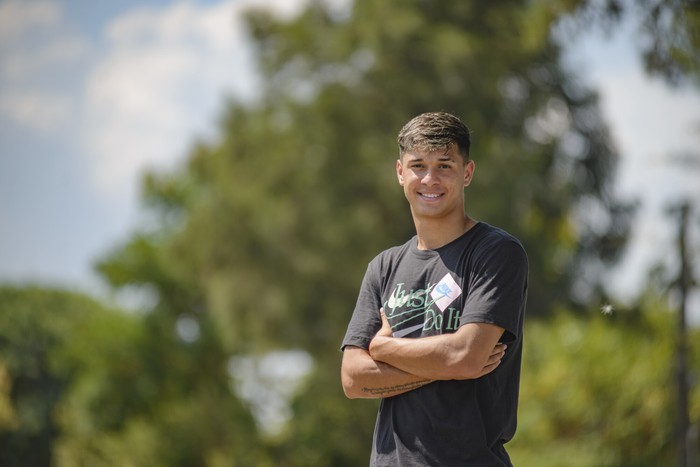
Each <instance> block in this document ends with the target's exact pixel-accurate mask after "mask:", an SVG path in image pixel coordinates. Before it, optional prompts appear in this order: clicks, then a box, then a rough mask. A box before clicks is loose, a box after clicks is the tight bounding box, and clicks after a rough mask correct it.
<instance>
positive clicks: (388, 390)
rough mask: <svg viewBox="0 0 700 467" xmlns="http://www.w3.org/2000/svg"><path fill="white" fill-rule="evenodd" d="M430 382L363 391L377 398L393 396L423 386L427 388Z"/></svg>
mask: <svg viewBox="0 0 700 467" xmlns="http://www.w3.org/2000/svg"><path fill="white" fill-rule="evenodd" d="M429 382H430V380H428V379H422V380H420V381H414V382H411V383H405V384H396V385H394V386H387V387H383V388H368V387H364V388H362V391H363V392H367V393H369V394H373V395H375V396H382V395H385V394H392V393H396V392H406V391H410V390H412V389H416V388H419V387H421V386H425V385H426V384H428V383H429Z"/></svg>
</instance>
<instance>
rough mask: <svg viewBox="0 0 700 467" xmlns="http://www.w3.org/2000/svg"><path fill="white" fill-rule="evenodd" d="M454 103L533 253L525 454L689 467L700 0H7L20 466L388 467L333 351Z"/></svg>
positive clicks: (367, 408)
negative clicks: (418, 132)
mask: <svg viewBox="0 0 700 467" xmlns="http://www.w3.org/2000/svg"><path fill="white" fill-rule="evenodd" d="M436 110H443V111H448V112H452V113H454V114H456V115H458V116H459V117H460V118H462V119H463V120H464V121H465V122H466V123H467V124H468V125H469V126H470V128H471V130H472V132H473V148H472V156H473V158H474V159H475V161H476V165H477V172H476V178H475V182H474V183H473V184H472V186H471V187H470V188H469V189H468V191H467V194H466V198H467V205H468V211H469V213H470V214H471V215H472V216H474V217H476V218H477V219H480V220H483V221H486V222H488V223H491V224H494V225H497V226H499V227H502V228H504V229H506V230H508V231H510V232H511V233H513V234H514V235H516V236H517V237H518V238H520V239H521V241H522V242H523V244H524V245H525V247H526V249H527V251H528V255H529V258H530V267H531V271H530V293H529V301H528V316H527V321H526V334H525V350H524V361H523V375H522V384H521V403H520V409H519V428H518V432H517V434H516V437H515V438H514V440H513V441H512V442H511V443H509V444H508V445H507V447H508V450H509V452H510V453H511V457H512V459H513V461H514V463H515V464H516V465H519V466H562V465H565V466H662V465H663V466H666V465H669V466H670V465H679V466H697V465H698V457H699V448H698V445H699V440H700V428H699V425H698V422H699V421H700V391H699V390H698V380H697V379H698V370H699V369H700V360H699V358H700V349H699V348H698V345H696V343H695V342H696V341H697V338H698V336H699V333H698V326H700V306H699V305H700V296H699V293H698V289H697V281H696V278H697V277H698V273H697V268H698V261H697V258H698V257H699V256H698V255H699V250H700V183H699V182H698V180H700V5H699V4H698V2H696V1H691V0H675V1H670V0H668V1H661V0H642V1H631V0H629V1H625V0H550V1H544V0H542V1H510V0H508V1H501V2H460V1H456V0H455V1H442V2H438V1H434V0H433V1H431V0H409V1H406V0H404V1H398V0H385V1H382V2H373V1H370V0H225V1H213V0H212V1H205V0H200V1H195V0H190V1H156V0H149V1H135V0H122V1H119V2H90V1H86V0H79V1H70V2H69V1H58V0H22V1H20V0H0V465H2V466H3V467H4V466H48V465H55V466H100V465H104V466H234V465H235V466H278V465H288V466H326V465H327V466H331V465H332V466H357V465H366V464H367V460H368V456H369V449H370V445H371V435H372V430H373V427H374V418H375V414H376V410H377V405H378V404H377V403H376V401H349V400H347V399H346V398H345V397H344V395H343V393H342V389H341V387H340V381H339V369H340V359H341V352H340V350H339V345H340V341H341V339H342V336H343V334H344V331H345V327H346V325H347V322H348V319H349V317H350V314H351V311H352V309H353V307H354V303H355V299H356V295H357V291H358V289H359V284H360V281H361V279H362V275H363V274H364V271H365V268H366V265H367V263H368V262H369V261H370V260H371V259H372V257H373V256H374V255H376V254H377V253H378V252H379V251H381V250H382V249H384V248H387V247H389V246H392V245H395V244H399V243H403V242H404V241H405V240H406V239H407V238H408V237H409V236H411V235H413V232H414V230H413V224H412V221H411V218H410V214H409V210H408V208H407V206H406V203H405V200H404V199H403V195H402V192H401V190H400V187H398V185H397V183H396V181H395V175H394V164H395V160H396V158H397V155H398V153H397V148H396V144H395V138H396V134H397V133H398V130H399V129H400V128H401V126H402V125H403V124H404V123H405V122H406V121H408V120H409V119H410V118H411V117H413V116H414V115H416V114H418V113H421V112H425V111H436Z"/></svg>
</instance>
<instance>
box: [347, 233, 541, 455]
mask: <svg viewBox="0 0 700 467" xmlns="http://www.w3.org/2000/svg"><path fill="white" fill-rule="evenodd" d="M417 243H418V242H417V238H416V237H413V238H412V239H411V240H409V241H408V242H407V243H405V244H404V245H402V246H397V247H394V248H391V249H388V250H386V251H384V252H382V253H380V254H379V255H378V256H377V257H375V258H374V259H373V260H372V261H371V262H370V264H369V266H368V268H367V272H366V274H365V277H364V279H363V282H362V287H361V289H360V294H359V297H358V300H357V305H356V307H355V310H354V312H353V315H352V318H351V320H350V324H349V325H348V329H347V332H346V334H345V338H344V339H343V344H342V348H343V349H344V348H345V347H346V346H348V345H350V346H357V347H361V348H364V349H367V348H368V347H369V343H370V341H371V340H372V338H373V337H374V335H375V334H376V333H377V332H378V331H379V329H380V327H381V318H380V315H379V308H380V307H384V312H385V314H386V316H387V318H388V320H389V323H390V324H391V325H392V329H393V333H394V336H395V337H410V338H420V337H424V336H430V335H436V334H444V333H451V332H455V331H456V330H457V329H458V328H459V327H460V326H462V325H464V324H466V323H491V324H495V325H498V326H500V327H502V328H504V329H505V332H504V334H503V337H502V339H501V340H502V341H503V342H505V343H507V344H508V350H507V351H506V355H505V357H504V358H503V360H502V362H501V364H500V365H499V367H498V368H497V369H496V370H495V371H493V372H492V373H489V374H488V375H486V376H483V377H481V378H479V379H475V380H461V381H458V380H450V381H436V382H433V383H431V384H428V385H426V386H423V387H420V388H418V389H415V390H412V391H409V392H407V393H404V394H401V395H398V396H394V397H390V398H386V399H383V400H382V402H381V405H380V408H379V413H378V415H377V423H376V426H375V433H374V442H373V446H372V456H371V462H370V464H371V465H372V466H413V465H415V466H426V465H435V466H453V465H454V466H457V465H459V466H464V465H467V466H503V465H506V466H507V465H511V463H510V459H509V457H508V454H507V453H506V451H505V449H504V448H503V445H504V444H505V443H506V442H508V441H509V440H510V439H511V438H512V437H513V435H514V433H515V427H516V415H517V407H518V388H519V382H520V361H521V356H522V329H523V315H524V312H525V300H526V295H527V273H528V265H527V256H526V254H525V251H524V249H523V247H522V245H521V244H520V242H519V241H518V240H517V239H515V238H514V237H512V236H511V235H509V234H508V233H506V232H504V231H503V230H501V229H498V228H495V227H492V226H490V225H488V224H485V223H479V224H477V225H476V226H474V227H473V228H472V229H470V230H469V231H468V232H466V233H465V234H464V235H462V236H461V237H459V238H458V239H456V240H454V241H453V242H451V243H449V244H447V245H445V246H443V247H441V248H438V249H436V250H419V249H418V247H417Z"/></svg>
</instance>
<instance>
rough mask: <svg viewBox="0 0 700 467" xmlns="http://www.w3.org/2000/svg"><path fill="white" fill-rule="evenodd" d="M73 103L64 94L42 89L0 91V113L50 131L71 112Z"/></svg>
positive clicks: (22, 122)
mask: <svg viewBox="0 0 700 467" xmlns="http://www.w3.org/2000/svg"><path fill="white" fill-rule="evenodd" d="M73 109H74V106H73V103H72V102H71V101H70V99H69V98H68V97H66V96H64V95H61V94H56V93H48V92H44V91H31V92H23V91H15V92H9V93H4V92H3V93H0V113H2V114H4V115H7V116H9V117H10V118H11V119H12V120H14V121H16V122H18V123H21V124H24V125H27V126H31V127H34V128H36V129H38V130H44V131H50V130H53V129H55V128H57V127H59V126H60V125H61V124H62V123H63V122H65V120H66V118H67V117H68V116H70V115H71V114H72V113H73Z"/></svg>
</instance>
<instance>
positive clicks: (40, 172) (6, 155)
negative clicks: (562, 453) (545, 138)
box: [0, 0, 700, 323]
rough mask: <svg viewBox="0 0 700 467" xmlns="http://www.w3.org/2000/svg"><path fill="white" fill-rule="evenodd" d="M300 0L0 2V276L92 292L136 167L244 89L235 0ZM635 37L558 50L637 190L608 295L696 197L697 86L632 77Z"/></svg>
mask: <svg viewBox="0 0 700 467" xmlns="http://www.w3.org/2000/svg"><path fill="white" fill-rule="evenodd" d="M302 3H303V0H223V1H213V0H211V1H202V0H199V1H194V0H191V1H154V0H149V1H136V0H120V1H114V2H106V1H97V2H96V1H94V0H72V1H67V0H64V1H57V0H0V282H10V283H17V284H21V283H26V282H33V283H42V284H47V285H56V286H61V287H67V288H73V289H78V290H82V291H85V292H88V293H92V294H97V295H100V294H106V289H105V288H104V286H103V284H102V283H101V282H100V280H99V278H98V277H97V275H96V274H95V273H94V272H93V264H94V262H95V261H96V260H97V259H99V258H100V257H103V256H104V255H105V254H106V253H108V252H109V251H110V250H111V249H113V248H115V247H116V246H117V245H119V243H120V242H123V241H125V240H127V239H128V238H129V234H130V233H131V232H133V231H135V229H137V228H138V227H139V225H143V222H144V215H145V214H144V210H143V207H142V206H141V205H140V201H139V199H140V197H139V186H140V185H139V183H140V177H141V175H142V174H143V172H144V171H145V170H147V169H159V170H163V169H167V168H170V167H174V166H176V165H177V164H179V163H181V162H182V161H183V160H184V158H185V156H186V155H187V153H188V152H189V149H190V148H191V146H192V145H193V144H194V142H195V141H197V140H207V139H210V138H214V137H215V136H216V128H217V119H218V117H219V115H221V112H222V109H223V107H222V106H223V105H224V103H225V99H226V98H227V97H235V98H237V99H243V100H245V99H254V98H255V95H256V86H255V76H256V74H255V65H254V61H253V57H252V54H251V49H250V44H249V43H248V41H247V39H246V35H245V28H244V26H243V23H242V22H241V20H240V13H241V11H243V9H244V8H246V7H248V6H251V5H265V6H268V7H270V8H272V9H273V10H274V11H276V12H277V14H279V15H281V16H282V17H289V16H291V15H293V14H294V13H295V12H297V11H299V8H300V7H301V6H302ZM334 4H336V5H337V7H338V8H346V7H347V4H348V0H342V1H341V0H334ZM634 43H635V38H634V35H633V34H632V31H630V30H629V28H620V30H619V31H618V32H616V33H615V34H613V36H612V37H611V38H607V39H605V38H603V37H601V36H600V34H598V33H597V32H592V33H589V34H587V35H585V36H582V37H581V39H580V40H578V41H577V43H576V46H575V47H573V48H572V49H571V50H569V52H568V56H567V57H568V59H567V60H568V61H569V62H570V64H571V66H572V67H575V68H576V69H577V70H579V71H580V74H581V76H582V78H583V79H584V80H585V81H586V82H588V83H589V84H590V85H591V86H592V87H594V88H595V89H597V90H598V92H599V94H600V96H601V107H602V110H603V114H604V117H605V118H606V120H607V122H608V124H609V127H610V129H611V132H612V135H613V138H614V140H615V143H616V145H617V147H618V149H619V151H620V154H621V161H620V162H621V163H620V167H619V169H618V173H617V174H616V179H615V180H616V181H615V187H616V190H617V192H618V194H619V195H621V196H623V197H627V198H634V199H637V200H638V201H639V202H640V203H641V210H640V212H639V215H638V217H637V220H636V223H635V228H634V232H633V236H632V239H631V243H630V248H629V251H628V253H627V254H626V256H625V258H624V260H623V261H622V262H621V264H620V265H619V266H618V267H616V268H615V269H614V270H612V271H610V272H609V276H610V277H609V283H610V284H611V287H612V289H613V292H614V293H615V294H617V295H618V296H619V297H620V298H621V299H629V298H631V297H633V296H634V295H635V293H636V292H637V291H638V289H639V287H640V286H641V285H642V284H643V282H644V280H645V277H646V271H647V270H648V269H649V267H650V266H651V265H652V264H654V263H655V262H657V261H664V262H667V263H668V264H669V265H670V266H671V267H674V265H675V264H676V263H674V261H675V260H674V256H673V255H674V250H673V247H674V240H673V236H674V235H675V232H676V229H677V226H676V223H675V221H674V220H673V218H671V217H669V216H668V215H666V214H665V209H666V206H667V205H668V204H669V203H671V202H673V201H675V200H678V199H681V198H682V197H690V198H691V199H694V200H700V183H697V180H698V179H700V163H699V161H700V91H699V90H693V89H671V88H669V87H668V86H667V85H666V84H664V83H663V82H662V81H661V80H658V79H651V78H649V77H647V76H646V75H645V74H644V73H643V71H642V67H641V65H640V61H639V56H638V53H637V51H636V49H635V46H634ZM679 155H685V156H690V158H691V159H693V160H694V161H695V165H694V166H692V167H690V168H689V167H687V166H683V165H682V164H680V163H679V162H678V160H677V159H678V156H679ZM694 180H695V182H694ZM699 208H700V206H699ZM696 224H697V222H696ZM695 245H696V246H695V252H696V253H697V250H698V248H700V246H699V245H700V243H699V242H695ZM697 302H700V301H699V300H696V303H697ZM696 313H697V314H696V315H694V316H696V318H694V319H695V321H696V322H697V323H700V310H696Z"/></svg>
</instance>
